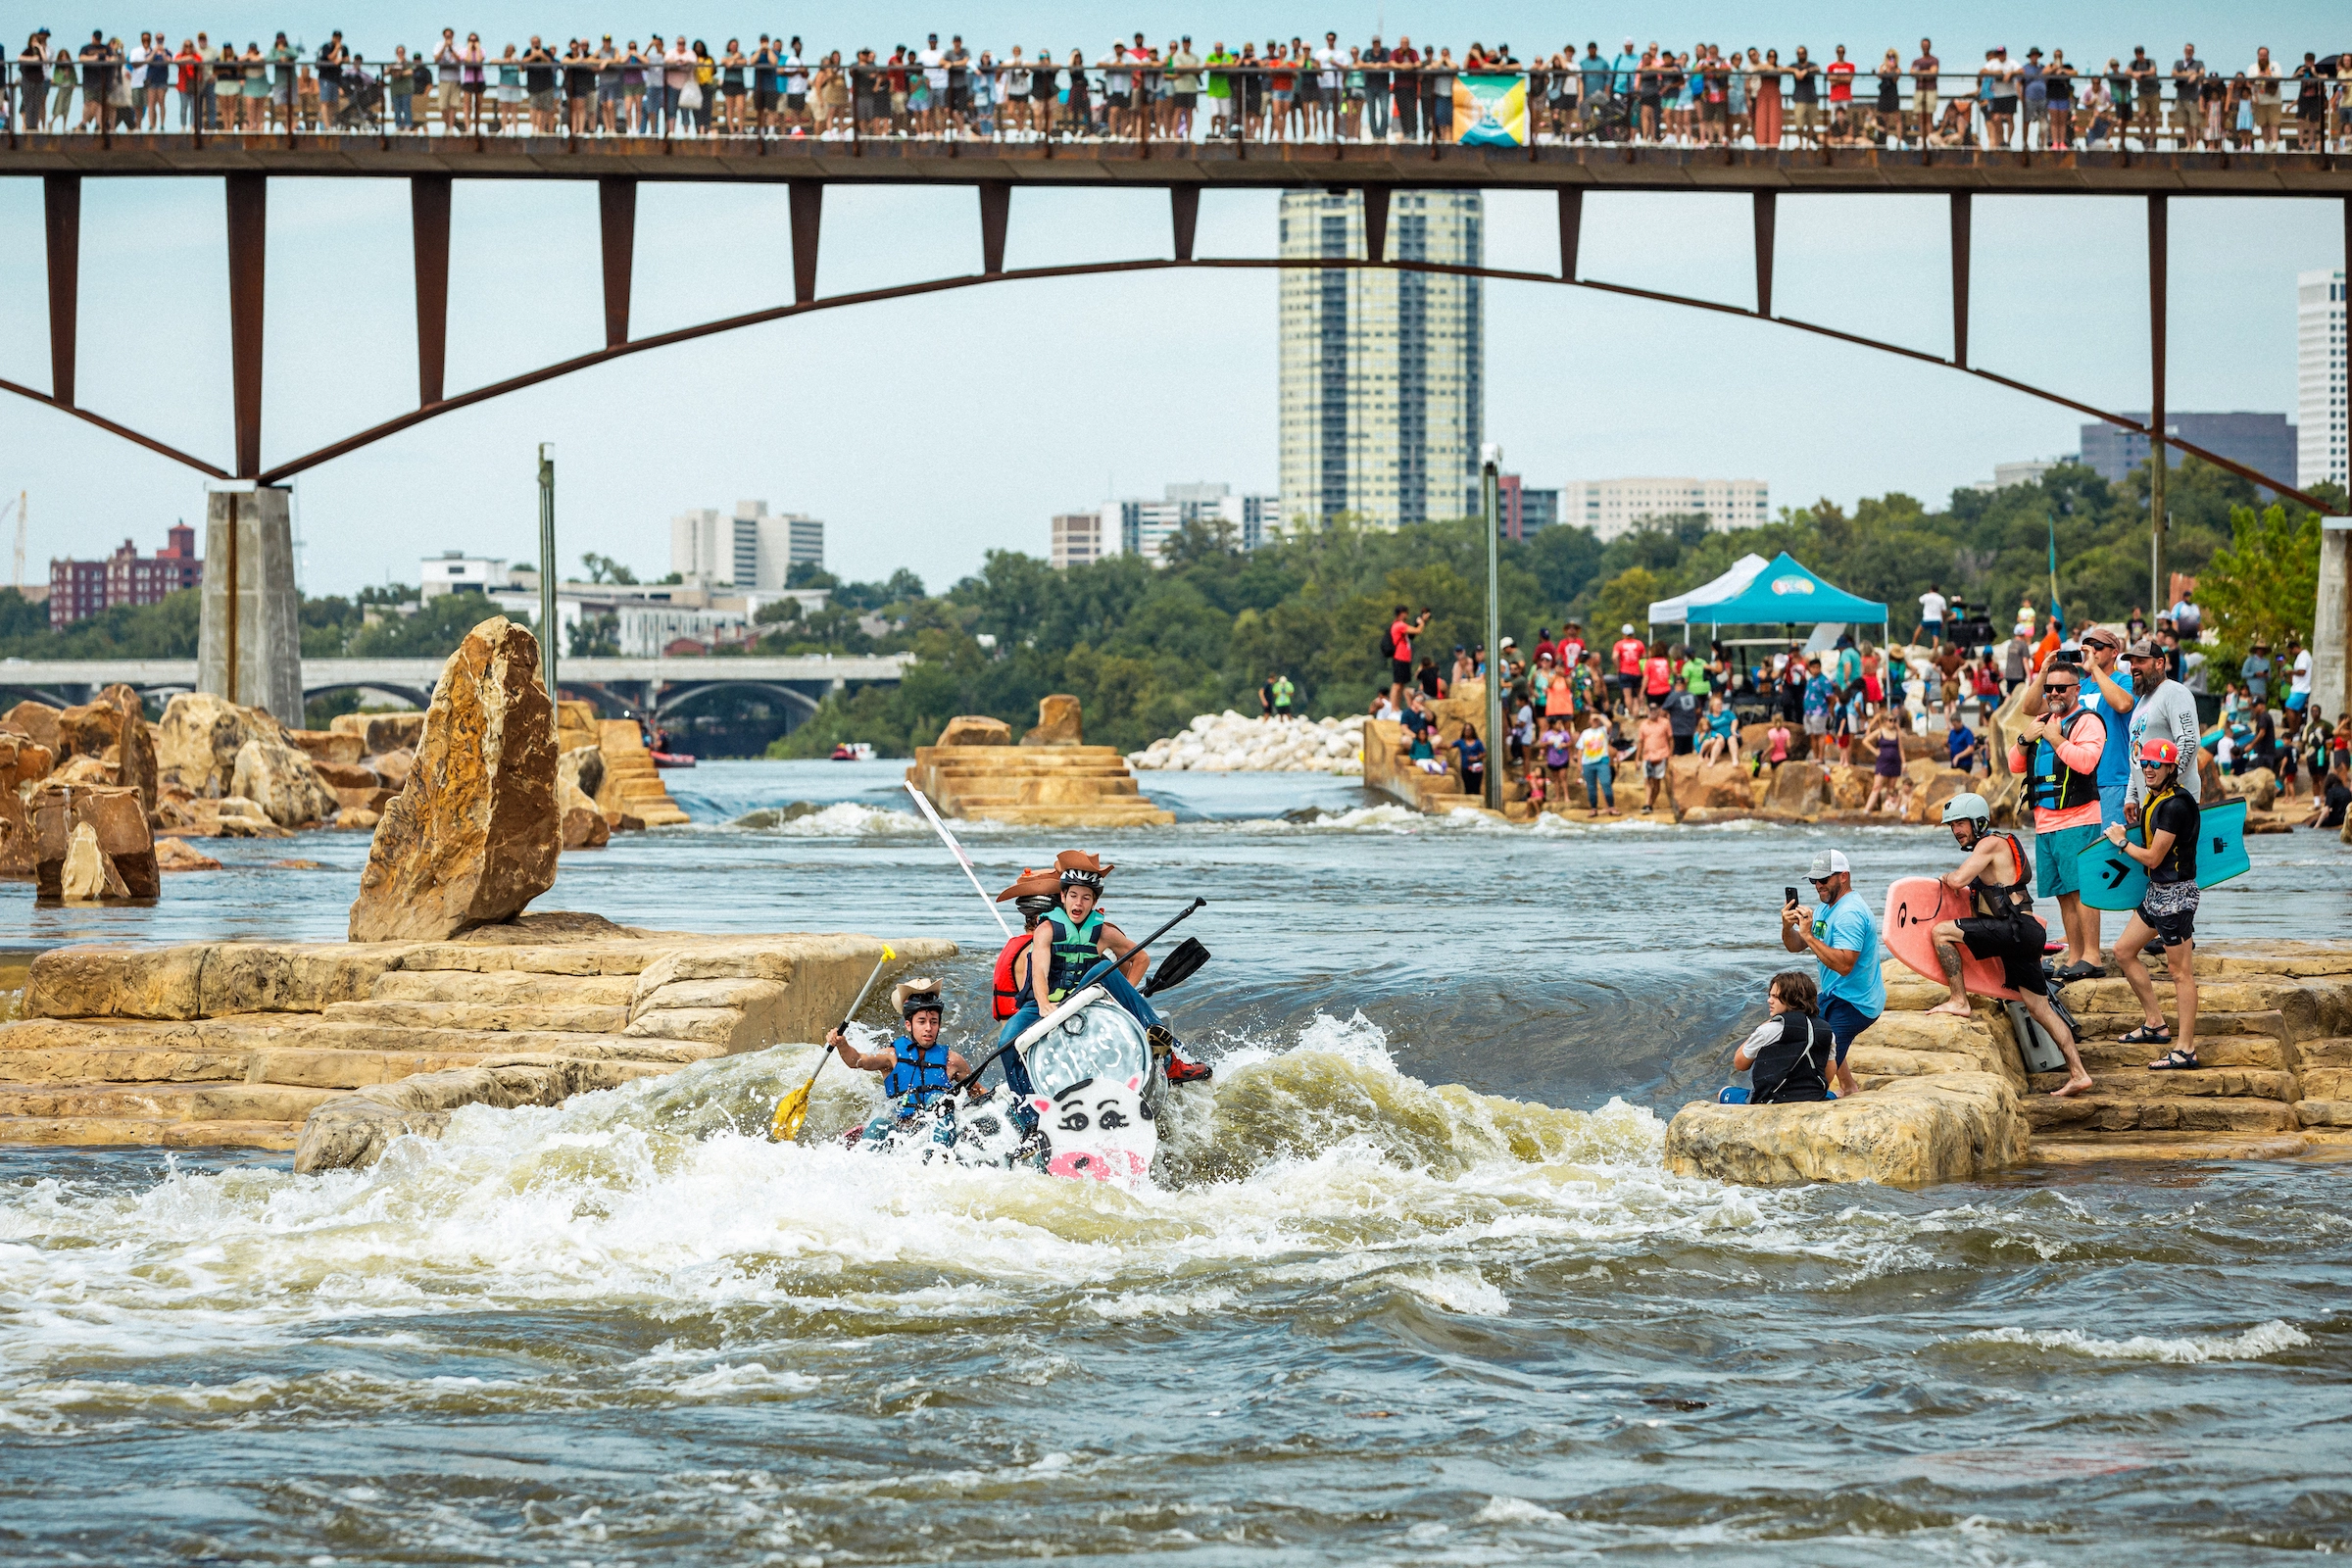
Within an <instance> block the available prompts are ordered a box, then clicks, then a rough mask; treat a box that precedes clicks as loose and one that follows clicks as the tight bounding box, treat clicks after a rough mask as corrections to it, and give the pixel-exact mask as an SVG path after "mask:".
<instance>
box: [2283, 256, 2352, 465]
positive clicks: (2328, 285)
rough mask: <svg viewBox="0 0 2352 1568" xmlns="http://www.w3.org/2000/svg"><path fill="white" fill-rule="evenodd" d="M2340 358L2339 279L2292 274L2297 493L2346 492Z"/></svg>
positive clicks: (2347, 435)
mask: <svg viewBox="0 0 2352 1568" xmlns="http://www.w3.org/2000/svg"><path fill="white" fill-rule="evenodd" d="M2344 356H2345V343H2344V274H2343V273H2342V272H2299V273H2297V274H2296V275H2295V418H2296V421H2297V424H2296V431H2297V435H2298V440H2297V442H2296V447H2297V451H2296V456H2295V467H2294V480H2295V485H2296V487H2297V488H2298V489H2303V490H2308V489H2310V488H2311V487H2312V486H2313V485H2315V484H2321V483H2333V484H2340V485H2344V486H2347V487H2352V471H2348V470H2347V464H2346V460H2347V458H2352V447H2347V446H2346V442H2347V441H2348V440H2352V431H2347V429H2346V427H2345V399H2344V368H2345V359H2344ZM2264 471H2265V472H2274V471H2276V470H2273V469H2265V470H2264ZM2279 477H2280V478H2282V479H2283V478H2285V477H2287V476H2286V475H2285V474H2279Z"/></svg>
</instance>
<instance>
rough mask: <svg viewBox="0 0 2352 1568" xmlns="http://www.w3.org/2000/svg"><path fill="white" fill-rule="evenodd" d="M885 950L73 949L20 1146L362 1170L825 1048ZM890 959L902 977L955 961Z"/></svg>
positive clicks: (747, 943) (862, 946)
mask: <svg viewBox="0 0 2352 1568" xmlns="http://www.w3.org/2000/svg"><path fill="white" fill-rule="evenodd" d="M882 947H883V943H882V939H881V938H879V937H874V936H867V935H863V934H858V933H848V932H779V933H774V934H770V935H745V936H733V935H729V936H704V935H696V934H693V933H687V932H660V931H644V930H636V929H632V928H629V927H623V926H618V925H614V924H613V922H611V921H609V920H605V919H602V918H600V917H598V916H595V915H585V914H574V913H567V912H564V911H550V912H546V913H538V914H526V915H523V916H521V917H520V918H518V919H516V920H514V921H509V922H505V923H502V924H498V925H491V926H484V927H481V928H478V929H476V930H473V931H469V932H467V933H466V934H465V935H464V936H462V937H459V938H456V939H454V940H451V941H447V942H412V943H392V942H385V943H253V942H214V943H189V944H184V945H180V946H175V947H165V948H124V947H74V948H60V949H57V950H55V951H53V952H49V953H44V954H42V955H41V956H39V957H38V958H36V959H35V960H34V961H33V963H32V966H31V970H30V973H29V975H28V976H27V978H26V982H25V994H24V1001H23V1005H22V1008H21V1016H20V1017H19V1018H18V1019H17V1020H16V1021H14V1022H11V1023H7V1024H0V1145H6V1144H51V1145H101V1144H112V1145H151V1146H162V1147H171V1148H205V1147H214V1148H220V1147H230V1148H250V1149H292V1150H294V1151H295V1160H294V1168H295V1169H296V1170H298V1171H306V1172H307V1171H323V1170H334V1169H342V1168H348V1167H355V1166H363V1165H367V1164H370V1163H372V1162H373V1161H374V1160H375V1159H376V1158H377V1157H378V1156H380V1155H381V1154H382V1152H384V1150H385V1149H386V1148H387V1147H388V1146H389V1145H390V1144H391V1142H392V1141H393V1140H394V1139H395V1138H398V1137H401V1136H403V1135H404V1134H416V1135H418V1136H422V1137H428V1138H430V1137H438V1136H439V1135H440V1133H441V1131H442V1129H444V1128H445V1127H446V1126H447V1125H448V1123H449V1118H450V1114H451V1113H452V1112H453V1111H456V1110H458V1109H459V1108H461V1107H463V1106H466V1105H475V1104H488V1105H498V1106H516V1105H557V1104H561V1103H564V1101H565V1100H568V1099H569V1098H570V1097H572V1096H573V1095H578V1094H585V1093H588V1092H590V1091H593V1090H600V1089H611V1088H614V1087H617V1086H619V1085H621V1084H625V1083H628V1082H630V1081H632V1080H634V1079H637V1078H643V1077H648V1076H655V1075H660V1074H665V1073H671V1072H676V1071H678V1070H679V1069H680V1068H682V1067H685V1066H688V1065H691V1064H692V1063H694V1062H697V1061H703V1060H707V1059H709V1058H711V1057H713V1056H724V1055H732V1054H738V1053H742V1052H748V1051H760V1050H764V1049H765V1048H767V1047H769V1046H773V1045H779V1044H786V1043H795V1042H807V1041H813V1040H819V1039H822V1038H823V1036H824V1033H825V1031H826V1030H827V1029H828V1028H830V1027H831V1026H832V1025H833V1024H834V1023H836V1022H838V1021H839V1020H840V1019H841V1017H842V1016H843V1015H844V1013H846V1012H847V1011H848V1009H849V1007H850V1005H851V1004H852V1002H853V1001H855V1000H856V997H857V993H858V987H859V986H860V985H861V984H862V983H863V982H864V980H865V977H866V975H867V974H868V973H869V972H870V971H871V970H872V969H873V967H874V965H875V963H876V961H877V960H879V959H880V958H881V956H882ZM891 947H892V948H893V949H894V950H895V952H896V954H897V960H896V963H895V965H894V966H893V970H892V972H894V973H895V972H897V971H898V970H903V969H907V968H910V967H913V966H916V965H921V964H927V963H931V962H934V961H937V960H939V959H942V958H946V957H951V956H954V955H955V954H956V946H955V944H954V943H950V942H942V941H936V940H932V939H926V938H905V937H894V938H892V939H891ZM885 978H886V979H887V976H886V977H885Z"/></svg>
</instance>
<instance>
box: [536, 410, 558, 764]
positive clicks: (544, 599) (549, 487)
mask: <svg viewBox="0 0 2352 1568" xmlns="http://www.w3.org/2000/svg"><path fill="white" fill-rule="evenodd" d="M555 450H556V449H555V443H554V442H552V441H542V442H540V443H539V673H540V674H542V675H544V676H545V677H546V678H547V701H548V721H549V722H550V723H552V724H554V725H555V726H556V731H557V733H558V734H559V735H561V734H562V733H563V729H564V724H563V720H562V719H561V718H560V717H558V716H557V715H558V713H559V711H560V710H559V708H558V707H557V705H558V704H559V703H560V702H561V701H562V700H563V694H562V691H561V690H560V689H559V688H558V687H557V685H556V636H557V634H558V632H559V631H561V629H562V628H561V627H559V626H558V625H557V624H556V460H555V456H554V453H555Z"/></svg>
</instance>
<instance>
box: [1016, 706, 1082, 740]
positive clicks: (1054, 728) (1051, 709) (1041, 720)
mask: <svg viewBox="0 0 2352 1568" xmlns="http://www.w3.org/2000/svg"><path fill="white" fill-rule="evenodd" d="M1021 744H1022V745H1023V746H1083V745H1085V744H1086V732H1085V730H1084V729H1083V728H1082V727H1081V726H1080V724H1079V722H1078V699H1077V698H1075V697H1069V696H1059V697H1049V698H1046V699H1045V700H1044V701H1043V702H1041V703H1039V704H1038V705H1037V728H1035V729H1033V730H1031V731H1030V732H1029V733H1028V734H1026V735H1024V736H1022V737H1021Z"/></svg>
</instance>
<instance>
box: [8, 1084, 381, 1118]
mask: <svg viewBox="0 0 2352 1568" xmlns="http://www.w3.org/2000/svg"><path fill="white" fill-rule="evenodd" d="M342 1093H343V1091H342V1090H340V1089H307V1088H303V1087H300V1086H298V1085H294V1084H221V1083H194V1084H156V1083H147V1084H110V1083H85V1084H0V1117H23V1116H29V1117H36V1118H44V1119H49V1120H61V1119H76V1118H78V1119H84V1120H88V1119H96V1120H104V1119H106V1118H108V1117H131V1118H134V1119H152V1120H162V1121H278V1122H294V1123H299V1122H300V1121H301V1120H302V1119H303V1118H304V1117H305V1116H308V1115H309V1114H310V1113H311V1110H312V1108H313V1107H314V1106H316V1105H318V1104H319V1103H320V1102H321V1101H327V1100H333V1099H334V1098H335V1097H336V1096H338V1095H340V1094H342Z"/></svg>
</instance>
